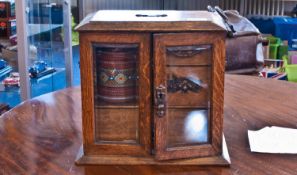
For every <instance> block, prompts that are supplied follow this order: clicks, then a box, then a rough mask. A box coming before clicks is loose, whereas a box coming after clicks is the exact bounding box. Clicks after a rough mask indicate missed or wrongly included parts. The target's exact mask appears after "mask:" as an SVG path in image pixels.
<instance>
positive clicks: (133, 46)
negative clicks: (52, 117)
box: [77, 11, 228, 165]
mask: <svg viewBox="0 0 297 175" xmlns="http://www.w3.org/2000/svg"><path fill="white" fill-rule="evenodd" d="M218 19H219V17H218V16H217V15H216V14H213V13H209V12H177V11H99V12H98V13H97V14H95V15H93V16H89V17H87V18H86V19H85V20H84V21H83V22H82V23H81V24H80V25H79V26H78V31H79V32H80V53H81V77H82V78H81V84H82V100H83V101H82V105H83V148H82V150H81V152H80V153H79V157H78V160H77V163H78V164H105V165H106V164H107V165H108V164H118V165H124V164H130V165H139V164H160V165H162V164H167V165H174V164H180V165H196V164H201V165H211V164H217V165H227V164H228V161H226V160H225V158H224V157H223V155H222V143H223V142H222V131H223V129H222V128H223V126H222V124H223V92H224V60H225V44H224V39H225V35H226V33H225V30H224V28H223V27H222V24H221V23H219V22H218V21H219V20H218Z"/></svg>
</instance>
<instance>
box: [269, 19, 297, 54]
mask: <svg viewBox="0 0 297 175" xmlns="http://www.w3.org/2000/svg"><path fill="white" fill-rule="evenodd" d="M273 22H274V24H275V34H274V35H275V36H276V37H279V38H281V39H282V40H288V43H289V47H290V49H292V43H293V41H292V40H293V39H297V18H291V17H275V18H273Z"/></svg>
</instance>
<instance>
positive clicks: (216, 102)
mask: <svg viewBox="0 0 297 175" xmlns="http://www.w3.org/2000/svg"><path fill="white" fill-rule="evenodd" d="M222 48H225V41H224V36H223V35H219V34H217V39H216V40H215V44H214V55H213V73H212V76H213V77H212V82H213V83H212V84H213V88H212V96H211V98H212V103H213V107H212V123H211V125H212V126H211V128H212V136H213V137H212V145H213V148H214V150H215V151H216V152H218V153H221V152H222V134H223V118H224V116H223V115H224V113H223V108H224V78H225V75H224V74H225V57H226V55H225V49H222Z"/></svg>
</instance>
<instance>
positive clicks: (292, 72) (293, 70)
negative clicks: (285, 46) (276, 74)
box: [283, 55, 297, 82]
mask: <svg viewBox="0 0 297 175" xmlns="http://www.w3.org/2000/svg"><path fill="white" fill-rule="evenodd" d="M288 59H289V58H288V56H287V55H285V56H283V60H284V67H285V70H286V73H287V77H288V81H291V82H297V64H289V63H288Z"/></svg>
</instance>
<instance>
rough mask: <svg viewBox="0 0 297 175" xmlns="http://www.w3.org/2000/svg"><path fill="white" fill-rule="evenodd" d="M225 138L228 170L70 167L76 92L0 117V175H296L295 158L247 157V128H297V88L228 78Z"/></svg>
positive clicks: (77, 130) (78, 139) (76, 140)
mask: <svg viewBox="0 0 297 175" xmlns="http://www.w3.org/2000/svg"><path fill="white" fill-rule="evenodd" d="M225 82H226V83H225V108H224V110H225V119H224V134H225V137H226V141H227V145H228V149H229V154H230V157H231V166H230V167H229V168H228V167H227V168H226V167H211V166H209V167H199V166H186V167H185V166H174V167H167V166H88V167H78V166H76V165H75V164H74V160H75V158H76V155H77V152H78V151H79V148H80V146H81V144H82V136H81V98H80V88H78V87H75V88H69V89H65V90H62V91H58V92H54V93H50V94H46V95H43V96H40V97H38V98H35V99H32V100H29V101H27V102H24V103H22V104H20V105H19V106H17V107H16V108H14V109H12V110H11V111H9V112H7V113H5V114H4V115H2V116H1V118H0V174H4V175H6V174H13V175H19V174H30V175H32V174H42V175H45V174H51V175H55V174H58V175H61V174H103V175H112V174H125V175H126V174H127V175H128V174H129V175H131V174H133V175H134V174H135V175H140V174H166V175H169V174H170V175H171V174H175V175H186V174H191V175H192V174H199V175H200V174H202V175H203V174H211V175H212V174H215V175H218V174H236V175H237V174H238V175H251V174H265V175H266V174H275V175H289V174H297V155H284V154H260V153H251V152H250V149H249V143H248V138H247V130H248V129H250V130H258V129H261V128H263V127H265V126H282V127H289V128H297V84H294V83H289V82H284V81H278V80H270V79H261V78H257V77H249V76H238V75H227V76H226V81H225Z"/></svg>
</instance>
